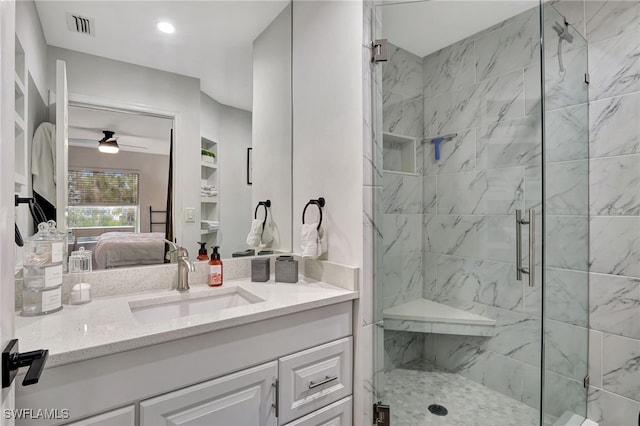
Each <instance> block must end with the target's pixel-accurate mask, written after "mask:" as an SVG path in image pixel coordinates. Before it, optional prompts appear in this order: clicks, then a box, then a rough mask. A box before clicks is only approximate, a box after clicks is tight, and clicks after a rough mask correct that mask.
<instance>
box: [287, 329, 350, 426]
mask: <svg viewBox="0 0 640 426" xmlns="http://www.w3.org/2000/svg"><path fill="white" fill-rule="evenodd" d="M351 364H352V339H351V337H347V338H345V339H340V340H336V341H335V342H331V343H327V344H325V345H322V346H317V347H315V348H312V349H308V350H306V351H302V352H298V353H295V354H293V355H289V356H287V357H284V358H280V360H279V361H278V372H279V376H280V404H279V405H280V416H279V418H278V423H279V424H281V425H283V424H286V423H288V422H290V421H292V420H294V419H297V418H299V417H302V416H304V415H306V414H309V413H311V412H312V411H315V410H317V409H318V408H321V407H324V406H325V405H328V404H331V403H332V402H335V401H338V400H339V399H342V398H344V397H346V396H348V395H350V394H351V393H352V390H351V389H352V378H351V376H352V374H351Z"/></svg>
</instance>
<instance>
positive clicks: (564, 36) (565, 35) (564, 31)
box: [552, 21, 573, 43]
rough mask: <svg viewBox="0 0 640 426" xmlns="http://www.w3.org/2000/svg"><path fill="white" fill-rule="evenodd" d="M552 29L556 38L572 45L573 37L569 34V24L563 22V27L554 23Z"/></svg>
mask: <svg viewBox="0 0 640 426" xmlns="http://www.w3.org/2000/svg"><path fill="white" fill-rule="evenodd" d="M552 28H553V29H554V30H555V31H556V33H558V37H559V38H560V40H565V41H567V42H569V43H573V36H572V35H571V34H569V23H568V22H567V21H564V25H563V24H561V23H559V22H556V23H554V24H553V26H552Z"/></svg>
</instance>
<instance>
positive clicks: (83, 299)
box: [69, 247, 93, 305]
mask: <svg viewBox="0 0 640 426" xmlns="http://www.w3.org/2000/svg"><path fill="white" fill-rule="evenodd" d="M92 269H93V268H92V265H91V251H89V250H85V249H84V247H80V250H78V251H72V252H71V256H69V277H70V279H71V284H72V285H73V286H72V287H71V295H70V296H69V303H70V304H72V305H79V304H82V303H88V302H91V284H89V283H88V282H87V280H88V273H89V272H91V271H92Z"/></svg>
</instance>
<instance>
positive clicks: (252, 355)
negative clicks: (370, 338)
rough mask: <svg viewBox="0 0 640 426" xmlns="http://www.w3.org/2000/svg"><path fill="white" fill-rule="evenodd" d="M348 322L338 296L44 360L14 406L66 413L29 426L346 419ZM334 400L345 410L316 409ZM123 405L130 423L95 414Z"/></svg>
mask: <svg viewBox="0 0 640 426" xmlns="http://www.w3.org/2000/svg"><path fill="white" fill-rule="evenodd" d="M352 325H353V311H352V302H351V301H344V302H339V303H335V304H331V305H326V306H322V307H317V308H312V309H308V310H305V311H300V312H296V313H291V314H288V315H282V316H278V317H273V318H268V319H265V320H262V321H256V322H252V323H247V324H243V325H238V326H235V327H230V328H225V329H222V330H218V331H213V332H208V333H203V334H199V335H194V336H190V337H184V338H181V337H180V336H179V335H178V336H176V337H175V338H174V339H172V340H169V341H165V342H163V343H159V344H151V345H146V346H143V347H140V348H137V349H132V350H128V351H125V352H118V353H114V354H111V355H107V356H102V357H98V358H89V359H83V360H78V361H72V362H68V363H65V364H62V365H55V366H50V367H49V368H45V370H44V372H43V374H42V376H41V379H40V382H39V383H38V384H37V385H34V386H17V388H16V408H24V409H26V408H40V407H46V408H52V407H55V408H60V409H63V408H66V409H68V410H69V412H70V414H71V418H70V419H68V420H66V421H60V420H57V421H56V420H48V419H43V420H41V421H40V420H39V422H38V426H53V425H59V424H65V425H73V426H80V425H82V426H85V425H86V426H89V425H91V426H98V425H100V426H102V425H104V424H108V425H109V426H130V425H132V424H139V425H141V426H147V425H154V426H155V425H160V424H174V425H207V426H234V425H238V426H254V425H255V426H284V425H286V424H288V423H291V422H293V423H291V424H300V425H305V426H310V425H325V424H326V425H341V424H349V423H343V420H341V419H346V418H347V417H346V416H347V412H348V415H349V416H350V415H351V401H350V400H349V401H348V402H344V400H345V398H347V397H350V396H351V394H352V363H353V360H352V352H353V339H352V337H351V336H352ZM22 374H24V372H22V373H21V375H22ZM334 377H336V378H335V379H334ZM276 379H277V381H278V386H277V388H276V386H274V385H275V384H276ZM21 380H22V378H21V377H18V378H17V380H16V381H17V382H20V381H21ZM276 400H278V409H279V410H281V411H280V412H279V413H278V415H277V416H276V411H275V408H274V407H273V404H275V403H276ZM338 401H342V402H343V403H342V405H340V407H341V408H340V409H342V410H344V411H345V412H344V413H342V414H340V413H337V411H336V410H339V409H337V408H335V407H334V408H331V409H330V410H329V411H331V412H330V413H326V412H325V411H323V410H326V409H328V408H329V407H330V406H333V404H335V403H336V402H338ZM125 406H135V408H136V409H137V412H136V413H134V416H133V417H134V418H137V420H135V422H133V423H132V421H131V418H130V417H126V418H124V417H123V418H122V419H121V418H120V417H113V419H114V420H113V421H107V423H104V422H103V423H100V422H99V421H97V420H96V419H98V420H99V419H102V418H107V419H108V418H109V417H108V416H110V415H115V412H113V413H112V412H111V411H110V410H113V409H114V408H115V407H125ZM347 406H348V407H349V408H348V409H347V408H346V407H347ZM332 410H333V411H332ZM116 411H117V410H116ZM336 413H337V414H336ZM336 415H338V417H336ZM104 416H107V417H104ZM305 416H308V417H305ZM326 416H329V417H326ZM331 416H333V417H331ZM327 418H328V419H329V420H326V419H327ZM331 418H333V419H338V420H336V421H338V422H337V423H336V422H335V421H334V420H331ZM83 419H84V420H83ZM303 419H304V421H303ZM93 420H96V421H94V422H93V423H92V422H91V421H93ZM83 421H84V422H83ZM327 421H329V423H327ZM73 422H76V423H77V424H76V423H73ZM296 422H302V423H296ZM27 425H29V426H30V424H29V423H28V422H27V421H26V420H17V421H16V426H27Z"/></svg>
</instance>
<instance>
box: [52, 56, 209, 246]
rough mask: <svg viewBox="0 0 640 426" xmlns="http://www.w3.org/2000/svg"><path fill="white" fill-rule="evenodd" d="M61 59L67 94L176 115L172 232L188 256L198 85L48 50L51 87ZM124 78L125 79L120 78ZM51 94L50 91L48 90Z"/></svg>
mask: <svg viewBox="0 0 640 426" xmlns="http://www.w3.org/2000/svg"><path fill="white" fill-rule="evenodd" d="M56 59H60V60H63V61H65V62H66V64H67V79H68V86H69V93H70V94H81V95H85V96H91V97H96V98H99V99H109V100H115V101H117V102H122V103H127V104H134V105H148V106H150V107H151V108H157V109H159V110H162V111H171V112H176V113H178V114H180V119H179V120H178V121H177V122H176V128H175V130H174V131H175V138H174V140H175V145H174V147H175V154H176V155H175V162H174V167H175V180H174V186H175V188H193V190H192V191H186V190H185V191H177V192H176V193H175V195H174V196H175V199H174V213H175V216H174V224H175V226H174V234H175V235H176V237H177V240H178V241H177V242H178V243H179V244H181V245H184V246H185V247H187V248H188V249H189V250H190V251H191V252H192V253H193V252H195V251H196V250H197V248H198V245H197V244H196V241H198V240H199V238H200V214H199V213H200V209H199V206H200V192H199V191H198V188H199V186H200V168H199V167H192V165H193V164H200V81H199V80H198V79H195V78H191V77H186V76H183V75H179V74H172V73H168V72H165V71H160V70H156V69H153V68H147V67H141V66H138V65H134V64H130V63H126V62H121V61H114V60H112V59H107V58H102V57H99V56H93V55H87V54H84V53H80V52H75V51H72V50H67V49H61V48H58V47H53V46H48V50H47V63H48V67H49V68H48V71H49V72H48V78H49V88H55V64H56ZM124 75H126V76H127V78H122V76H124ZM52 90H53V89H52ZM187 207H192V208H195V209H196V220H195V222H193V223H187V222H185V221H184V218H183V212H184V209H185V208H187Z"/></svg>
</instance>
